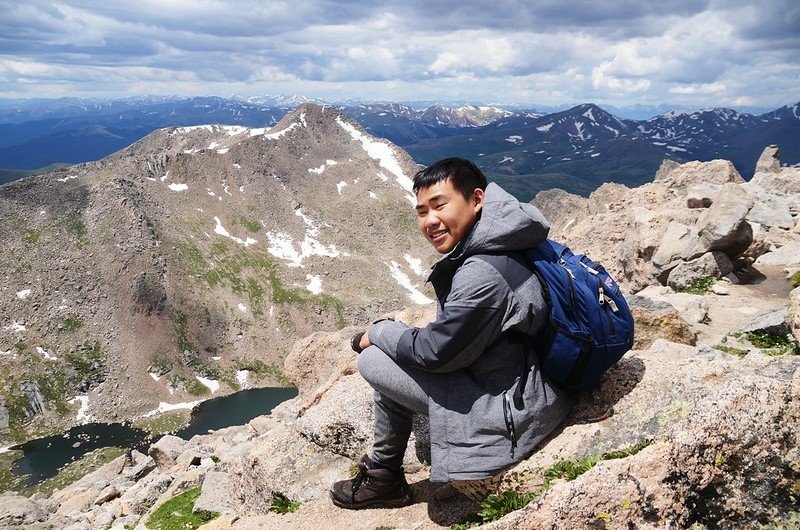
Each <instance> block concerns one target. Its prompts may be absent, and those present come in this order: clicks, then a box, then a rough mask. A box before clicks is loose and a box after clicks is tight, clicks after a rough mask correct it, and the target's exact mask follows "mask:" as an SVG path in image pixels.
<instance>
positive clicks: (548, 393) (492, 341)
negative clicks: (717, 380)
mask: <svg viewBox="0 0 800 530" xmlns="http://www.w3.org/2000/svg"><path fill="white" fill-rule="evenodd" d="M548 231H549V225H548V224H547V221H546V220H545V219H544V217H543V216H542V214H541V213H540V212H539V210H538V209H536V207H534V206H533V205H531V204H522V203H520V202H519V201H517V200H516V199H515V198H514V197H513V196H511V195H510V194H508V193H507V192H505V191H504V190H503V189H502V188H500V187H499V186H497V185H496V184H493V183H492V184H489V185H488V186H487V188H486V192H485V197H484V205H483V210H482V212H481V216H480V219H479V220H478V222H477V223H476V224H475V226H474V227H473V229H472V231H471V232H470V233H469V234H468V235H467V236H466V237H465V238H464V240H463V241H461V242H460V243H459V244H458V245H457V246H456V248H454V249H453V251H452V252H450V253H449V254H447V255H446V256H444V257H442V258H441V259H440V260H439V261H438V262H436V264H435V265H434V266H433V271H432V272H431V275H430V276H429V278H428V281H430V282H431V283H432V284H433V287H434V290H435V291H436V296H437V300H438V311H437V317H436V320H434V321H433V322H431V323H430V324H428V325H427V326H426V327H424V328H412V327H409V326H406V325H405V324H402V323H400V322H395V321H392V320H382V321H379V322H376V323H374V324H373V325H372V326H371V327H370V329H369V337H370V342H371V343H372V344H374V345H375V346H377V347H378V348H380V349H381V350H383V351H384V352H385V353H386V354H387V355H388V356H389V357H391V358H392V359H394V360H395V361H396V362H397V363H398V364H401V365H408V366H413V367H415V368H418V369H422V370H425V371H428V372H435V373H434V374H432V377H431V378H430V381H429V384H430V388H429V399H428V411H429V416H430V435H431V477H430V479H431V481H433V482H447V481H450V480H476V479H482V478H487V477H489V476H492V475H494V474H496V473H498V472H499V471H501V470H503V469H505V468H507V467H509V466H511V465H513V464H515V463H516V462H519V461H520V460H522V459H524V458H527V457H528V456H530V454H531V453H532V452H533V450H534V449H535V447H536V446H537V445H538V444H539V443H540V442H541V441H542V440H543V439H544V438H545V437H546V436H547V435H548V434H549V433H550V432H551V431H552V430H553V429H555V428H556V427H557V426H558V424H559V423H561V421H562V420H563V419H564V418H565V417H566V415H567V413H568V412H569V409H570V406H571V402H570V399H569V398H568V397H567V396H566V395H565V394H564V393H563V392H562V391H561V390H560V389H558V388H557V387H555V386H554V385H551V384H550V383H549V381H548V380H546V379H545V378H544V377H543V376H542V374H541V372H540V371H539V366H538V361H537V359H536V355H535V354H534V353H533V352H531V353H530V354H529V355H526V354H525V350H526V348H525V347H524V345H523V344H522V343H521V342H520V341H519V340H518V338H519V334H517V333H506V332H509V331H514V332H519V333H524V334H526V335H535V334H536V332H537V331H538V330H539V329H540V328H541V327H542V326H543V325H544V323H545V322H546V320H547V316H548V315H547V306H546V304H545V302H544V300H543V296H542V290H541V285H540V284H539V281H538V279H537V277H536V276H535V275H533V274H532V272H531V270H530V268H529V267H528V266H527V265H526V264H525V261H524V258H523V257H522V256H521V255H520V253H518V252H516V251H519V250H523V249H526V248H530V247H533V246H535V245H537V244H539V243H541V242H542V241H543V240H544V239H545V237H547V233H548ZM499 270H502V271H504V273H503V274H501V273H500V272H499ZM525 363H527V365H525ZM525 371H527V377H522V375H523V373H524V372H525ZM522 383H524V388H519V389H518V388H517V387H518V386H519V385H520V384H522ZM519 394H521V399H517V400H516V403H514V401H515V400H514V399H513V396H514V395H519ZM512 425H513V429H512ZM512 430H513V431H514V432H513V433H512V432H511V431H512Z"/></svg>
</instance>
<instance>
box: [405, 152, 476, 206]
mask: <svg viewBox="0 0 800 530" xmlns="http://www.w3.org/2000/svg"><path fill="white" fill-rule="evenodd" d="M446 179H450V182H452V183H453V187H454V188H455V189H456V190H458V192H459V193H461V195H463V196H464V198H465V199H469V198H470V197H471V196H472V192H473V191H475V190H476V189H482V190H483V189H486V176H485V175H484V174H483V172H482V171H481V170H480V169H479V168H478V166H476V165H475V164H473V163H472V162H470V161H469V160H465V159H463V158H443V159H442V160H439V161H438V162H434V163H433V164H431V165H430V166H428V167H426V168H425V169H423V170H421V171H418V172H417V174H416V175H414V188H413V189H414V193H419V190H421V189H423V188H427V187H428V186H433V185H434V184H436V183H437V182H441V181H443V180H446Z"/></svg>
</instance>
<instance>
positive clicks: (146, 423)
mask: <svg viewBox="0 0 800 530" xmlns="http://www.w3.org/2000/svg"><path fill="white" fill-rule="evenodd" d="M191 415H192V412H191V411H190V410H186V409H182V410H173V411H170V412H165V413H163V414H159V415H158V416H154V417H151V418H139V419H137V420H135V421H134V422H133V426H134V427H136V428H137V429H142V430H143V431H147V432H149V433H150V434H151V435H153V436H163V435H165V434H171V433H174V432H177V431H178V430H180V429H181V428H182V427H183V426H185V425H186V424H187V423H189V419H190V418H191Z"/></svg>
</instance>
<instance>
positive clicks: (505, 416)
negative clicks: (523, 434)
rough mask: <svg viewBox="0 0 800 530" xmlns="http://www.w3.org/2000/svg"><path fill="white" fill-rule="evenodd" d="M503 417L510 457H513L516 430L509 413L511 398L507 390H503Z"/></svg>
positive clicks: (512, 417) (511, 415)
mask: <svg viewBox="0 0 800 530" xmlns="http://www.w3.org/2000/svg"><path fill="white" fill-rule="evenodd" d="M503 419H504V420H505V422H506V430H507V431H508V436H509V437H510V438H511V458H514V449H516V448H517V432H516V429H515V428H514V416H513V414H512V413H511V399H509V397H508V391H507V390H503Z"/></svg>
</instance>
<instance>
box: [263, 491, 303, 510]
mask: <svg viewBox="0 0 800 530" xmlns="http://www.w3.org/2000/svg"><path fill="white" fill-rule="evenodd" d="M299 509H300V503H299V502H297V501H293V500H290V499H289V498H287V497H286V496H285V495H283V494H281V493H276V494H275V495H273V497H272V505H271V506H270V507H269V511H271V512H275V513H281V514H283V513H294V512H296V511H297V510H299Z"/></svg>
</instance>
